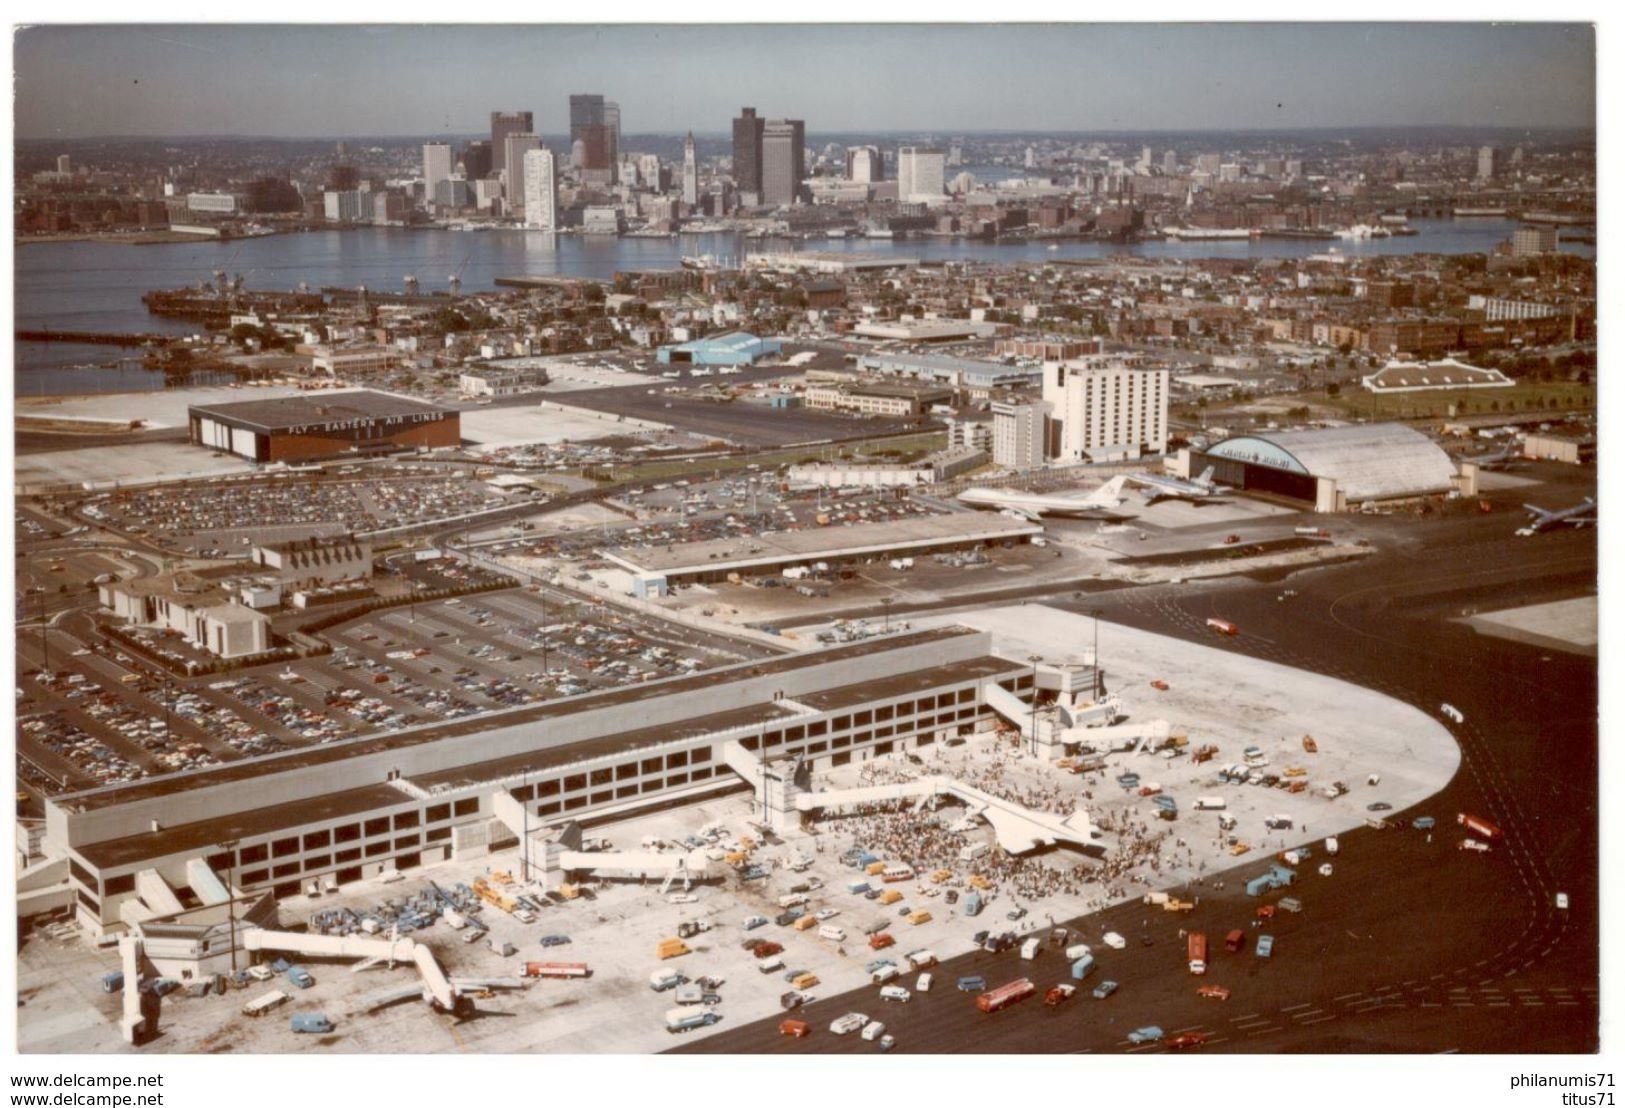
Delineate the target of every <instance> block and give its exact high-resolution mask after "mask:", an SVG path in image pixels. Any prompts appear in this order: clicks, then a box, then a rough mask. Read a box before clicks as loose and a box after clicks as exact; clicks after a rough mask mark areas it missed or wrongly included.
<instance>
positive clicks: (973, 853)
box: [959, 843, 991, 862]
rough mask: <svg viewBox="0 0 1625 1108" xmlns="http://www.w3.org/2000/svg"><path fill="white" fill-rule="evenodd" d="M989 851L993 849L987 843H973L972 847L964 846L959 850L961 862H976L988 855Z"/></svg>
mask: <svg viewBox="0 0 1625 1108" xmlns="http://www.w3.org/2000/svg"><path fill="white" fill-rule="evenodd" d="M989 849H991V848H990V847H989V846H988V845H987V844H986V843H972V844H971V845H970V846H962V847H960V848H959V860H960V861H961V862H974V861H976V859H978V858H980V857H982V856H983V855H985V854H987V852H988V851H989Z"/></svg>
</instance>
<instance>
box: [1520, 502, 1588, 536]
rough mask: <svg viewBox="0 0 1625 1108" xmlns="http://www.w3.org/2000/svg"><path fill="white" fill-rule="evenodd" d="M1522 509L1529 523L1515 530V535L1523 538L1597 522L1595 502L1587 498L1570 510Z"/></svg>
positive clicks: (1533, 507) (1530, 506)
mask: <svg viewBox="0 0 1625 1108" xmlns="http://www.w3.org/2000/svg"><path fill="white" fill-rule="evenodd" d="M1523 507H1524V511H1526V512H1528V513H1529V523H1528V524H1527V525H1525V526H1523V527H1520V528H1518V530H1517V534H1518V535H1519V536H1521V537H1523V538H1528V537H1529V536H1531V535H1538V534H1540V533H1541V532H1542V531H1550V530H1553V529H1554V528H1557V527H1590V526H1592V525H1594V524H1595V523H1596V522H1597V502H1596V501H1595V500H1593V499H1592V498H1591V497H1589V496H1588V497H1586V498H1585V499H1584V500H1582V501H1580V503H1578V504H1576V505H1575V506H1574V507H1572V508H1557V509H1555V510H1552V509H1546V508H1537V507H1535V505H1533V504H1525V505H1524V506H1523Z"/></svg>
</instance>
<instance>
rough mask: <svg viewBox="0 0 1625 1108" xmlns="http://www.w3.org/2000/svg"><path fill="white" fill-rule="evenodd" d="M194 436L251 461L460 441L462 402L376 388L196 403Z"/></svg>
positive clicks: (190, 432) (190, 426) (190, 415)
mask: <svg viewBox="0 0 1625 1108" xmlns="http://www.w3.org/2000/svg"><path fill="white" fill-rule="evenodd" d="M186 423H187V437H188V438H189V439H190V440H191V441H192V442H193V443H196V444H197V445H199V446H207V447H210V448H212V449H215V450H223V451H226V452H228V453H231V454H235V455H237V456H238V457H241V458H247V459H248V460H249V461H251V462H260V463H267V462H303V461H314V460H316V459H321V458H346V457H353V456H358V455H370V454H386V453H393V452H395V451H401V450H420V449H436V448H440V447H455V446H457V445H458V444H459V443H460V442H461V441H462V430H461V422H460V419H459V416H458V413H457V411H456V409H454V408H442V407H439V406H437V405H434V404H426V403H424V402H423V401H421V400H413V399H411V398H410V397H405V396H396V395H394V394H393V393H387V392H374V391H372V390H370V389H354V390H343V391H335V392H329V391H321V392H315V393H310V394H306V395H301V396H286V397H281V398H279V399H275V400H244V401H241V402H239V403H233V404H209V405H200V406H194V407H191V408H188V409H187V413H186Z"/></svg>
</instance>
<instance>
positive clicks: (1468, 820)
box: [1456, 812, 1501, 843]
mask: <svg viewBox="0 0 1625 1108" xmlns="http://www.w3.org/2000/svg"><path fill="white" fill-rule="evenodd" d="M1456 822H1457V823H1458V824H1460V825H1461V826H1462V827H1465V828H1466V829H1467V830H1468V831H1471V832H1472V833H1473V834H1474V835H1476V836H1478V837H1479V838H1480V839H1483V840H1484V841H1486V842H1491V843H1493V842H1496V841H1498V840H1499V839H1500V838H1501V829H1500V828H1499V827H1497V826H1495V824H1493V823H1491V822H1490V821H1489V820H1487V819H1481V818H1479V817H1478V816H1475V815H1471V814H1469V813H1467V812H1457V813H1456Z"/></svg>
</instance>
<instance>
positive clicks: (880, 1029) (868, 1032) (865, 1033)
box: [858, 1020, 886, 1043]
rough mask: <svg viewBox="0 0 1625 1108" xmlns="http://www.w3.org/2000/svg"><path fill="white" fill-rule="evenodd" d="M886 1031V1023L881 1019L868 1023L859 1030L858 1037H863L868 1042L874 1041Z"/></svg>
mask: <svg viewBox="0 0 1625 1108" xmlns="http://www.w3.org/2000/svg"><path fill="white" fill-rule="evenodd" d="M885 1033H886V1025H885V1024H883V1023H881V1022H880V1021H879V1020H875V1021H874V1022H872V1023H869V1024H866V1025H865V1026H864V1028H863V1030H862V1031H859V1032H858V1038H860V1039H862V1040H863V1041H864V1042H866V1043H872V1042H874V1041H875V1040H876V1039H878V1038H880V1036H882V1035H884V1034H885Z"/></svg>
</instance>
